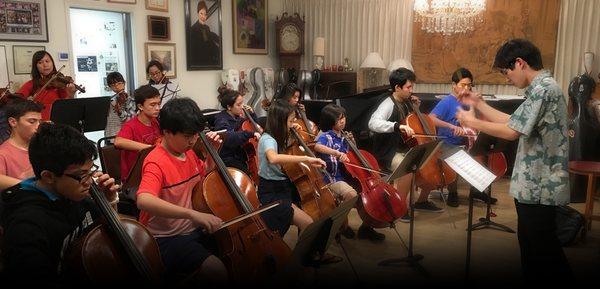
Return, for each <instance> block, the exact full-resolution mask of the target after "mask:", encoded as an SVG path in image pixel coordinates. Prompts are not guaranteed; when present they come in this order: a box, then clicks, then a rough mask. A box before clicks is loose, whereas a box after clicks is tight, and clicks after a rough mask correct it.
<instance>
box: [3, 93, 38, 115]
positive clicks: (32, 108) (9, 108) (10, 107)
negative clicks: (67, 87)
mask: <svg viewBox="0 0 600 289" xmlns="http://www.w3.org/2000/svg"><path fill="white" fill-rule="evenodd" d="M43 108H44V106H43V105H42V104H40V103H37V102H34V101H33V100H26V99H20V98H19V99H17V98H15V99H13V100H11V101H9V102H8V103H7V104H6V107H5V110H6V118H7V119H8V118H9V117H12V118H14V119H16V120H19V118H20V117H22V116H24V115H25V114H26V113H28V112H42V109H43Z"/></svg>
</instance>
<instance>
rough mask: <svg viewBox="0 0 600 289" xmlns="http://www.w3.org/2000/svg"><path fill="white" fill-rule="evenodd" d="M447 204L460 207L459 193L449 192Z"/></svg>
mask: <svg viewBox="0 0 600 289" xmlns="http://www.w3.org/2000/svg"><path fill="white" fill-rule="evenodd" d="M446 205H448V206H449V207H455V208H456V207H458V193H457V192H450V193H448V199H446Z"/></svg>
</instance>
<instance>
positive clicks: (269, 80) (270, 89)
mask: <svg viewBox="0 0 600 289" xmlns="http://www.w3.org/2000/svg"><path fill="white" fill-rule="evenodd" d="M263 71H264V72H265V97H266V99H267V100H268V101H271V100H273V96H275V87H274V82H275V72H274V71H273V69H272V68H269V67H263Z"/></svg>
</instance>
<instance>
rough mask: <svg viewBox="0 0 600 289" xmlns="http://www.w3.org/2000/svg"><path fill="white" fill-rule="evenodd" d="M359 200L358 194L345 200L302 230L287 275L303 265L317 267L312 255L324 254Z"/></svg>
mask: <svg viewBox="0 0 600 289" xmlns="http://www.w3.org/2000/svg"><path fill="white" fill-rule="evenodd" d="M357 200H358V196H356V197H354V198H352V199H350V200H347V201H344V202H343V203H341V204H340V205H339V206H338V207H337V208H335V209H334V210H333V211H331V212H330V213H329V214H328V215H327V216H324V217H322V218H321V219H319V220H317V221H315V222H313V223H312V224H310V225H309V226H308V227H306V229H304V231H302V232H301V234H300V236H299V237H298V241H297V242H296V247H295V248H294V250H293V252H292V260H291V261H290V263H289V265H288V266H287V269H286V270H285V272H286V273H285V275H286V276H290V275H292V274H293V273H296V272H298V269H299V268H301V267H303V266H314V267H317V264H314V260H313V259H312V257H314V254H315V252H316V253H319V254H323V253H325V252H326V251H327V249H328V248H329V245H330V244H331V241H332V240H334V239H335V236H336V235H337V233H338V232H339V231H340V228H341V227H342V225H343V224H344V223H345V221H346V218H347V216H348V213H350V210H351V209H352V208H353V207H354V205H355V203H356V201H357ZM354 274H356V272H354ZM357 278H358V277H357Z"/></svg>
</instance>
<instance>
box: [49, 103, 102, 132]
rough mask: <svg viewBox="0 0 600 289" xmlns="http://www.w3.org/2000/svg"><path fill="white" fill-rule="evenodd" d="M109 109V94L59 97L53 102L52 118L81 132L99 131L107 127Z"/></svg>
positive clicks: (53, 120) (55, 121)
mask: <svg viewBox="0 0 600 289" xmlns="http://www.w3.org/2000/svg"><path fill="white" fill-rule="evenodd" d="M109 109H110V97H109V96H101V97H82V98H69V99H59V100H57V101H55V102H54V104H52V112H51V113H50V120H52V122H54V123H61V124H66V125H69V126H71V127H74V128H75V129H77V130H79V131H80V132H81V133H85V132H90V131H99V130H104V129H105V128H106V119H107V117H108V110H109Z"/></svg>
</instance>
